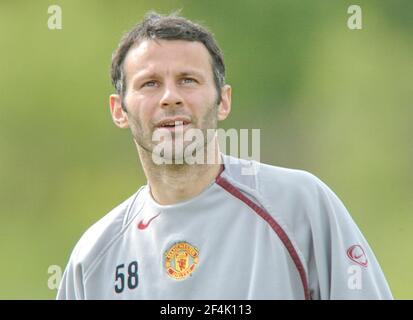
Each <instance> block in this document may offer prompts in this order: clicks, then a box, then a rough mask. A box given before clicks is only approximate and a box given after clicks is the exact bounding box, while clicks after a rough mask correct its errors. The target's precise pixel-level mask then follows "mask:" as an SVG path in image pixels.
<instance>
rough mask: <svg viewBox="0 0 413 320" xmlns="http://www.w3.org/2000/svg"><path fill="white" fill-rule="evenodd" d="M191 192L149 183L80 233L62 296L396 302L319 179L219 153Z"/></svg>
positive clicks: (346, 216)
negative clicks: (182, 196)
mask: <svg viewBox="0 0 413 320" xmlns="http://www.w3.org/2000/svg"><path fill="white" fill-rule="evenodd" d="M222 158H223V162H224V166H223V171H222V172H221V173H220V174H219V176H218V177H217V178H216V180H215V181H214V182H213V183H212V184H211V185H209V186H208V187H207V188H206V189H205V190H204V191H203V192H202V193H201V194H199V195H197V196H196V197H194V198H192V199H190V200H187V201H184V202H179V203H177V204H174V205H159V204H158V203H156V202H155V201H154V200H153V198H152V196H151V193H150V189H149V186H148V185H145V186H143V187H141V188H140V189H139V191H138V192H136V193H135V194H134V195H132V197H130V198H129V199H127V200H126V201H125V202H123V203H122V204H120V205H119V206H118V207H116V208H115V209H113V210H112V211H111V212H109V213H108V214H107V215H106V216H104V217H103V218H102V219H101V220H100V221H98V222H97V223H96V224H94V225H93V226H92V227H91V228H89V229H88V230H87V231H86V232H85V234H84V235H83V236H82V237H81V239H80V240H79V242H78V243H77V245H76V247H75V248H74V250H73V252H72V255H71V257H70V260H69V263H68V266H67V268H66V270H65V272H64V275H63V279H62V281H61V284H60V288H59V291H58V295H57V298H58V299H392V295H391V292H390V290H389V287H388V285H387V283H386V280H385V278H384V276H383V273H382V271H381V269H380V266H379V264H378V262H377V260H376V258H375V256H374V254H373V252H372V250H371V249H370V247H369V245H368V243H367V242H366V240H365V238H364V237H363V235H362V234H361V232H360V230H359V229H358V227H357V226H356V224H355V223H354V221H353V220H352V218H351V217H350V215H349V213H348V212H347V210H346V208H345V207H344V205H343V204H342V202H341V201H340V200H339V199H338V197H337V196H336V195H335V194H334V193H333V192H332V191H331V190H330V189H329V188H328V187H327V186H326V185H325V184H324V183H323V182H322V181H320V180H319V179H318V178H317V177H315V176H314V175H312V174H310V173H308V172H305V171H301V170H292V169H286V168H281V167H275V166H269V165H265V164H262V163H259V162H255V161H246V160H240V159H237V158H233V157H229V156H225V155H222Z"/></svg>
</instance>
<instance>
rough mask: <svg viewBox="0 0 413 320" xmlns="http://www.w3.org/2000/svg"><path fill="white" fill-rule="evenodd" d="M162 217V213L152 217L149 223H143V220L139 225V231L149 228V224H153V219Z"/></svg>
mask: <svg viewBox="0 0 413 320" xmlns="http://www.w3.org/2000/svg"><path fill="white" fill-rule="evenodd" d="M159 215H160V213H158V214H157V215H156V216H154V217H152V218H151V219H150V220H149V221H148V223H146V224H145V223H144V222H143V220H141V221H140V222H139V224H138V229H139V230H145V229H146V228H147V227H148V226H149V224H150V223H151V222H152V220H153V219H155V218H156V217H157V216H159Z"/></svg>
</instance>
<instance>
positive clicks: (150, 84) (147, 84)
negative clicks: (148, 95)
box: [142, 80, 157, 87]
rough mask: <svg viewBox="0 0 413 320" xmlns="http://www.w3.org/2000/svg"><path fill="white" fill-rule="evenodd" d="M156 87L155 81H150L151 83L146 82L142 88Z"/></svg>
mask: <svg viewBox="0 0 413 320" xmlns="http://www.w3.org/2000/svg"><path fill="white" fill-rule="evenodd" d="M156 85H157V83H156V81H154V80H151V81H147V82H145V83H144V84H143V85H142V87H155V86H156Z"/></svg>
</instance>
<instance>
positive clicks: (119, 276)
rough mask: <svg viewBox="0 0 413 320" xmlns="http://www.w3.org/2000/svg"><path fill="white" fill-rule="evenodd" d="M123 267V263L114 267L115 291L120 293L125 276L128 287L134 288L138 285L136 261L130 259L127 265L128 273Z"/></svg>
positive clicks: (123, 285) (123, 286)
mask: <svg viewBox="0 0 413 320" xmlns="http://www.w3.org/2000/svg"><path fill="white" fill-rule="evenodd" d="M124 268H125V265H124V264H120V265H118V266H117V267H116V272H115V292H116V293H121V292H123V290H124V289H125V276H126V283H127V285H128V288H129V289H135V288H136V287H137V286H138V283H139V279H138V262H137V261H132V262H131V263H129V265H128V270H127V271H128V273H127V274H125V273H124V272H123V269H124Z"/></svg>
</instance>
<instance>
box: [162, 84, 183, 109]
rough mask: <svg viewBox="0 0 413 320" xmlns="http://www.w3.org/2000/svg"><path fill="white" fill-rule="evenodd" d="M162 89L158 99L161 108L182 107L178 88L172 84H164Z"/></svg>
mask: <svg viewBox="0 0 413 320" xmlns="http://www.w3.org/2000/svg"><path fill="white" fill-rule="evenodd" d="M164 88H165V89H164V91H163V94H162V97H161V100H160V105H161V107H162V108H171V107H172V108H175V107H182V105H183V100H182V97H181V95H180V94H179V91H178V88H177V87H176V86H175V85H174V84H169V85H165V87H164Z"/></svg>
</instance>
